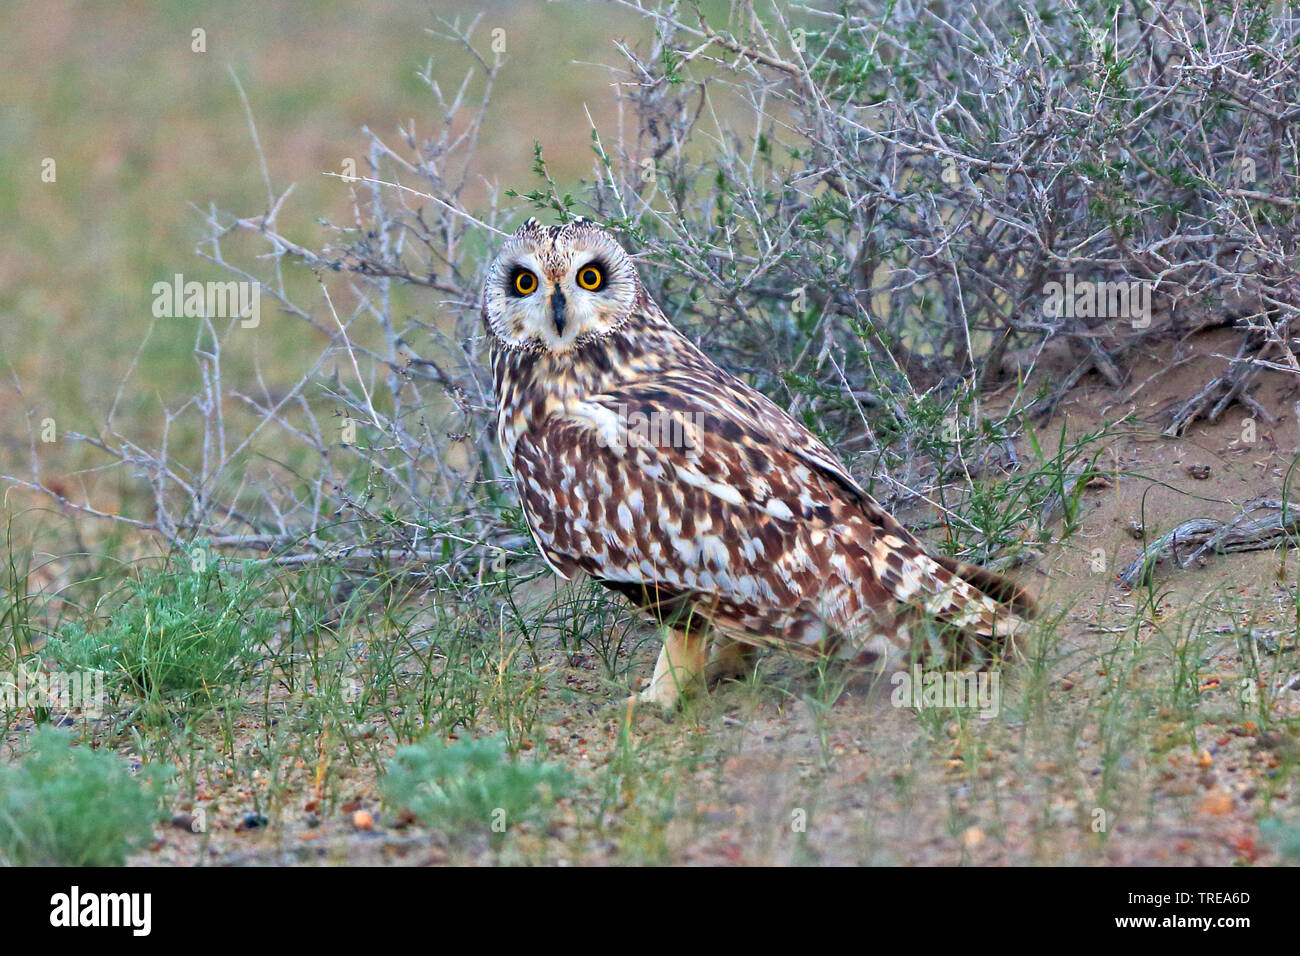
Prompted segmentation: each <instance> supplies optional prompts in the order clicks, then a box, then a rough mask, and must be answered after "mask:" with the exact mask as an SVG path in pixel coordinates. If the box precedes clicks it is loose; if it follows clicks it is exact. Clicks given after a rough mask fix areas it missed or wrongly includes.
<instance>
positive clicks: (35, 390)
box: [0, 0, 725, 472]
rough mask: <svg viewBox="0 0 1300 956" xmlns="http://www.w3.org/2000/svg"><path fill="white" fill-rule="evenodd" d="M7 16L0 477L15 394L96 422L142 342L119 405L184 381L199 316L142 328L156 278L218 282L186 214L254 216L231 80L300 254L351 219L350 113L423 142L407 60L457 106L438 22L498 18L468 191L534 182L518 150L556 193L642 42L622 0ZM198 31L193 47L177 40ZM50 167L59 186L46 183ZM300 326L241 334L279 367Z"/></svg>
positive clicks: (391, 136)
mask: <svg viewBox="0 0 1300 956" xmlns="http://www.w3.org/2000/svg"><path fill="white" fill-rule="evenodd" d="M724 9H725V7H724ZM0 11H3V17H2V19H3V23H4V25H5V27H4V29H3V30H2V31H0V62H3V63H4V64H5V65H6V70H5V73H6V82H5V89H4V92H3V94H0V96H3V100H4V107H3V110H2V111H0V219H2V220H3V222H4V224H5V228H4V230H3V232H2V233H0V376H2V377H3V380H4V383H5V384H4V387H3V388H0V412H2V413H4V424H3V426H0V437H2V438H3V441H0V460H3V464H4V465H6V466H8V467H4V468H0V472H4V471H9V470H10V467H13V466H15V462H14V460H13V459H14V456H15V455H21V454H23V450H24V449H25V447H26V446H27V444H28V439H27V426H26V423H25V422H24V421H22V420H21V416H20V415H19V414H18V413H17V411H16V410H17V409H18V408H19V406H20V405H21V406H23V407H25V408H30V409H34V410H36V413H37V414H38V415H46V414H48V415H51V416H53V417H54V418H55V419H56V421H58V422H59V425H60V428H61V430H68V429H74V430H78V431H84V432H87V433H90V434H94V433H95V432H96V422H97V421H98V420H99V419H101V418H102V417H103V415H104V413H105V411H106V410H107V408H108V407H109V406H110V404H111V403H112V402H113V400H114V396H115V394H116V392H117V390H118V388H119V385H120V383H121V381H122V379H123V376H124V375H125V373H126V371H127V369H128V368H129V367H130V365H131V363H132V361H133V360H134V359H135V358H136V356H137V353H138V360H136V367H135V369H134V371H133V372H132V382H133V387H132V388H131V389H130V393H129V394H128V395H126V396H124V399H123V400H124V401H126V402H127V403H128V407H127V408H124V409H123V411H128V412H129V411H130V407H129V404H130V403H131V402H148V401H151V402H153V403H155V406H154V407H156V403H157V402H158V401H160V400H163V401H165V400H166V399H167V398H171V397H174V395H173V394H172V392H173V391H174V389H172V388H169V386H172V385H173V384H174V383H176V382H177V381H178V379H179V380H181V381H183V382H184V383H186V384H188V383H189V382H190V380H191V379H192V376H193V361H192V357H191V354H190V350H191V348H192V347H193V344H194V341H193V328H192V327H191V326H190V324H188V323H183V322H172V323H168V322H166V321H163V322H160V323H158V324H157V325H156V326H154V327H153V328H152V331H150V328H151V324H152V323H153V322H154V320H153V319H152V316H151V313H150V306H151V302H152V293H151V287H152V285H153V283H154V282H156V281H159V280H160V279H169V278H170V277H171V276H172V275H173V274H174V273H177V272H183V273H184V274H185V276H186V278H187V279H198V280H200V281H206V280H216V279H228V278H229V276H228V275H226V274H225V273H224V271H223V270H221V269H219V268H217V267H216V266H213V265H211V264H210V263H207V262H205V261H203V260H202V259H200V258H198V257H197V256H195V254H194V247H195V245H196V243H197V242H198V240H199V239H200V237H201V236H202V235H203V232H204V229H203V226H202V220H201V214H202V211H206V210H207V209H209V208H210V207H212V206H215V207H216V208H217V209H220V210H223V211H229V212H234V213H237V214H239V215H257V214H260V213H261V212H262V211H263V208H264V204H265V195H266V187H265V185H264V183H263V178H262V172H261V170H260V168H259V162H258V155H257V150H256V149H255V148H254V143H253V141H252V137H251V135H250V129H249V122H248V117H247V114H246V112H245V108H244V105H243V103H242V101H241V97H240V90H239V85H242V87H243V90H244V92H245V94H246V95H247V98H248V107H249V109H250V110H251V113H252V118H253V120H254V122H255V123H256V127H257V134H258V137H259V139H260V145H261V149H262V152H263V154H264V156H265V160H266V166H267V172H268V174H269V177H270V181H271V186H272V188H273V190H274V191H275V193H276V194H277V195H279V194H280V193H281V192H283V191H284V190H285V189H286V188H287V187H288V186H289V185H290V184H293V185H294V187H295V188H294V191H293V194H292V195H291V196H290V197H289V199H288V201H287V202H286V204H285V206H284V208H283V211H282V212H281V214H280V224H281V228H282V231H283V232H284V233H285V234H286V235H287V236H290V237H293V238H294V239H295V240H296V241H301V242H303V243H305V244H306V245H308V246H314V245H315V244H316V243H318V242H319V239H320V230H319V227H318V224H317V218H318V217H319V218H332V219H336V220H339V219H341V220H343V221H346V220H347V219H348V218H349V217H350V215H351V213H350V209H349V205H350V203H349V196H348V190H346V189H345V188H342V187H341V184H340V183H339V181H338V180H337V179H331V178H329V177H328V176H326V175H324V173H325V172H326V171H337V170H338V169H339V168H340V163H341V162H342V161H343V160H344V159H345V158H347V157H355V158H356V159H357V160H358V164H359V166H361V167H364V164H363V163H361V159H362V158H363V157H364V155H365V149H366V137H365V136H364V135H363V133H362V131H361V129H362V127H363V126H364V127H368V128H369V129H371V130H374V131H375V132H376V133H378V134H380V135H381V136H382V137H384V138H385V139H388V140H390V141H398V140H399V137H398V135H397V134H396V130H397V127H398V126H399V125H403V126H409V125H410V124H412V123H413V124H414V128H415V131H416V134H417V138H419V139H423V138H425V137H427V136H429V135H431V134H435V133H436V132H437V130H436V127H435V124H438V123H440V122H441V116H440V113H439V111H438V110H437V109H436V106H435V104H434V103H433V100H432V97H431V94H430V90H429V88H428V86H427V85H426V84H425V82H424V81H423V80H422V79H421V77H420V74H421V73H424V72H426V71H429V72H430V75H431V76H432V77H433V78H434V80H436V82H437V83H438V84H439V85H440V86H441V88H442V90H443V92H444V94H445V95H446V96H447V98H448V99H449V100H450V99H452V98H453V97H454V96H455V95H456V92H457V90H458V88H459V85H460V84H461V83H462V81H463V80H464V79H465V77H466V76H467V74H468V72H469V69H470V66H471V64H470V62H469V55H468V54H467V53H466V51H465V50H464V48H463V47H461V46H459V45H458V44H457V43H456V42H454V41H453V40H450V39H448V38H447V34H448V33H449V32H450V30H449V26H450V25H454V24H458V25H459V26H460V27H461V28H465V27H468V26H469V25H470V23H471V22H472V21H473V20H474V18H475V17H479V18H480V19H479V21H478V25H477V27H476V29H475V34H474V36H475V39H476V41H477V42H480V43H482V42H483V41H485V40H487V39H488V37H489V36H490V34H491V31H493V30H495V29H498V28H500V29H503V30H504V31H505V32H504V34H503V38H504V41H505V43H506V50H505V53H504V56H505V57H506V58H507V59H508V63H507V65H506V67H505V68H504V69H503V70H502V71H501V73H500V75H499V79H498V83H497V86H496V89H495V91H494V94H493V101H492V104H491V107H490V110H491V115H490V118H489V120H488V122H487V123H485V126H484V131H483V148H482V149H481V150H480V151H479V154H478V155H479V157H480V162H481V166H482V168H481V169H479V170H477V174H478V175H477V181H476V182H475V183H472V184H471V187H470V188H471V189H477V190H479V191H480V197H479V198H481V196H482V195H485V194H486V193H487V192H488V191H490V190H494V189H497V190H504V189H506V188H509V187H517V188H521V189H522V188H524V187H526V186H528V185H531V184H532V182H533V178H532V173H531V168H532V164H533V145H534V141H537V142H540V143H541V144H542V146H543V147H544V149H545V152H546V158H547V161H548V164H549V166H550V171H551V173H552V175H553V176H554V177H555V178H556V180H557V182H558V183H559V185H560V186H561V188H565V186H566V184H572V183H575V182H576V181H577V179H578V178H579V177H583V176H585V175H588V174H589V173H590V169H591V159H592V153H591V140H590V136H589V129H588V121H587V117H586V113H585V112H584V111H585V110H586V111H590V114H591V116H592V118H593V119H594V121H595V122H596V124H597V125H598V126H602V127H604V126H605V125H606V124H610V123H613V122H616V116H615V115H614V111H615V108H614V99H613V97H612V95H611V92H610V88H609V87H610V83H611V82H612V81H613V75H612V74H611V73H610V72H609V71H608V70H607V69H605V68H603V67H604V65H605V64H610V63H615V62H618V60H619V56H618V53H617V50H616V48H615V47H614V45H613V44H614V41H616V40H624V41H626V42H628V43H629V44H632V45H636V44H637V43H639V42H641V41H643V40H644V38H645V37H646V36H648V34H649V27H648V24H647V22H646V21H645V20H644V19H642V18H641V17H640V16H638V15H637V14H636V13H635V11H630V10H620V9H619V8H618V7H617V6H616V5H613V4H608V3H601V4H598V5H597V4H588V3H584V2H581V0H565V2H558V3H541V2H504V0H488V2H477V0H436V2H433V3H419V2H403V0H367V2H362V3H349V4H336V3H327V2H300V0H295V2H290V0H266V2H262V0H258V2H251V0H250V2H239V0H227V2H220V0H218V2H211V3H193V2H186V0H158V2H125V3H112V4H104V3H91V2H84V3H63V2H59V3H49V2H43V0H30V2H6V3H0ZM195 30H202V31H204V32H203V42H202V44H201V45H203V46H204V47H205V52H196V51H195V50H194V49H193V47H194V46H195V36H194V32H193V31H195ZM236 78H237V80H238V84H237V83H236ZM475 82H477V80H475V81H472V83H471V87H470V89H468V90H467V107H466V108H467V111H468V110H469V109H472V108H473V107H474V106H475V105H476V103H477V100H478V96H477V94H478V93H479V92H480V90H479V89H478V88H477V87H476V86H474V85H473V84H474V83H475ZM47 159H53V160H54V166H53V174H54V177H55V178H54V181H53V182H47V181H44V179H43V176H42V173H43V170H45V169H46V168H47V166H46V165H43V164H44V163H45V161H46V160H47ZM475 199H476V197H475V196H473V195H467V196H466V200H467V204H468V205H470V206H471V207H472V205H473V203H474V201H475ZM296 334H298V331H297V330H295V331H294V333H293V334H290V335H287V336H283V337H279V338H273V337H262V336H259V337H257V338H258V339H259V340H261V341H260V347H261V348H262V349H263V350H264V353H265V351H266V350H267V349H269V350H271V351H270V354H263V355H261V356H260V357H259V360H260V361H262V362H269V363H271V364H272V365H273V364H274V360H275V350H276V349H280V350H291V349H292V348H293V347H294V344H295V337H294V336H295V335H296ZM263 370H264V371H266V369H265V367H264V368H263ZM273 373H274V369H273V368H272V369H271V374H272V375H273ZM14 384H16V385H18V386H19V387H20V388H21V390H22V396H21V401H20V400H19V396H18V395H17V394H16V392H15V389H14V388H12V387H10V386H11V385H14Z"/></svg>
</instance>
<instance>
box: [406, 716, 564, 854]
mask: <svg viewBox="0 0 1300 956" xmlns="http://www.w3.org/2000/svg"><path fill="white" fill-rule="evenodd" d="M569 784H570V779H569V775H568V773H567V772H566V771H564V770H563V769H562V768H560V767H556V766H553V765H547V764H542V763H530V762H522V761H512V760H510V758H509V756H508V754H507V751H506V743H505V741H504V740H502V739H501V738H499V737H485V738H483V739H481V740H465V741H456V742H454V743H447V742H445V741H443V740H441V739H438V738H437V737H428V738H426V739H424V740H422V741H420V742H419V743H415V744H411V745H410V746H407V747H402V748H400V749H399V750H398V751H397V756H396V758H395V759H394V760H393V761H392V762H390V763H389V765H388V772H387V773H386V774H385V775H384V777H383V778H382V779H381V781H380V787H381V789H382V791H383V794H384V800H385V802H386V803H387V804H388V805H389V806H393V807H399V808H404V809H408V810H410V811H411V812H412V813H414V814H415V815H416V817H418V818H419V819H420V821H421V822H423V823H424V824H426V825H427V826H430V827H435V828H438V829H443V830H447V831H449V832H452V833H454V831H474V830H478V829H480V828H481V829H482V830H483V831H485V832H488V833H490V834H491V835H492V836H493V837H494V838H499V837H500V836H501V835H502V833H503V832H504V829H503V827H509V826H511V825H513V824H515V823H517V822H520V821H523V820H540V819H543V818H544V817H545V816H546V815H547V811H549V809H550V807H551V805H552V804H553V803H554V801H555V800H556V799H557V798H559V797H560V796H561V795H563V794H564V793H565V792H566V791H567V789H568V787H569ZM494 823H495V824H497V826H496V827H494V826H493V824H494Z"/></svg>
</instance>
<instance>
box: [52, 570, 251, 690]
mask: <svg viewBox="0 0 1300 956" xmlns="http://www.w3.org/2000/svg"><path fill="white" fill-rule="evenodd" d="M259 596H260V591H259V588H258V587H257V586H256V585H255V584H253V583H252V582H250V581H249V579H248V576H247V575H245V576H244V577H242V578H240V579H237V580H232V579H231V577H230V576H228V575H226V574H224V573H223V572H222V571H221V570H220V568H219V567H218V566H216V565H213V566H210V567H207V568H205V569H204V570H202V571H186V572H179V573H178V572H164V573H161V574H157V575H153V576H150V577H147V578H145V579H143V580H141V581H139V582H137V583H135V584H134V585H132V587H131V596H130V597H129V598H128V599H127V601H126V602H125V603H124V604H122V606H121V607H119V608H118V609H117V610H116V611H114V612H113V613H112V615H111V616H110V618H109V621H108V623H107V624H106V625H105V626H104V627H103V628H102V629H100V630H97V631H94V632H92V631H90V630H88V629H87V628H86V626H85V625H84V624H82V623H80V622H77V623H72V624H69V625H66V626H65V627H64V628H63V629H62V630H61V631H60V633H59V635H58V636H57V637H55V638H53V639H51V641H50V642H49V644H48V645H47V649H46V653H47V654H48V655H49V656H50V657H52V658H54V659H55V660H56V661H58V663H59V664H61V665H62V666H63V667H65V668H67V669H71V670H98V671H105V672H106V673H107V675H108V679H109V680H112V679H114V676H116V677H117V678H118V679H119V680H125V681H126V682H127V683H128V684H129V685H130V687H131V688H132V689H134V690H135V691H137V692H139V693H141V694H142V695H145V696H152V695H153V694H155V693H157V694H182V695H184V694H189V693H191V692H194V691H199V690H202V691H205V692H208V693H210V692H211V691H212V689H213V688H217V687H221V686H224V685H229V684H232V683H234V682H236V681H237V680H238V679H239V677H240V676H241V675H242V673H243V670H244V668H245V667H246V666H247V665H248V664H249V663H250V662H251V660H252V659H253V656H254V651H255V650H256V648H257V647H258V645H259V644H262V643H264V642H265V641H266V640H267V638H268V637H269V636H270V634H271V632H272V628H273V627H274V624H275V618H276V612H274V611H273V610H269V609H259V608H256V607H255V605H256V603H257V600H258V598H259Z"/></svg>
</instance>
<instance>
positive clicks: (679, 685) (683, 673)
mask: <svg viewBox="0 0 1300 956" xmlns="http://www.w3.org/2000/svg"><path fill="white" fill-rule="evenodd" d="M708 643H709V641H708V637H707V636H706V635H705V634H703V633H701V632H699V631H695V632H687V631H685V630H678V629H673V630H671V631H669V632H668V636H667V637H666V638H665V639H664V646H663V649H662V650H660V651H659V660H658V661H656V662H655V673H654V677H652V678H651V679H650V686H649V687H647V688H646V689H645V690H643V691H641V693H640V694H639V695H637V698H638V699H639V700H641V701H644V702H646V703H652V704H658V705H659V706H660V707H663V708H664V709H665V710H673V709H675V708H676V707H677V705H678V704H679V703H680V702H681V697H682V692H683V691H684V690H687V689H688V688H690V687H692V686H693V685H694V684H695V683H696V682H697V681H698V680H699V678H700V676H701V675H702V674H703V673H704V668H705V664H706V657H707V653H708Z"/></svg>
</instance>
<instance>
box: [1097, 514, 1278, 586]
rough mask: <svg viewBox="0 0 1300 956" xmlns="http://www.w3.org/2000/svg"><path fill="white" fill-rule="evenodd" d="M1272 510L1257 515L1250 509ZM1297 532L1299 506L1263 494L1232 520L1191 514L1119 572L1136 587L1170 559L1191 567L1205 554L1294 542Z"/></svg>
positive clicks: (1122, 579)
mask: <svg viewBox="0 0 1300 956" xmlns="http://www.w3.org/2000/svg"><path fill="white" fill-rule="evenodd" d="M1266 510H1267V511H1271V512H1272V514H1268V515H1265V516H1264V517H1260V518H1256V517H1253V516H1252V513H1253V512H1258V511H1266ZM1297 535H1300V509H1297V508H1296V506H1295V505H1293V504H1289V503H1287V502H1283V501H1279V500H1277V499H1274V498H1265V499H1261V500H1258V501H1254V502H1250V503H1248V504H1247V505H1246V507H1245V508H1244V509H1243V510H1242V513H1241V514H1240V515H1238V516H1237V517H1236V518H1234V519H1233V520H1231V521H1227V522H1224V521H1215V520H1214V519H1212V518H1192V519H1191V520H1189V521H1184V522H1183V523H1182V524H1180V525H1179V526H1178V527H1177V528H1174V530H1173V531H1170V532H1169V533H1168V534H1166V535H1164V536H1163V537H1161V538H1159V539H1157V540H1156V541H1154V542H1153V543H1152V544H1150V545H1148V546H1147V548H1146V549H1145V550H1144V551H1143V552H1142V553H1141V554H1140V555H1138V557H1137V558H1136V559H1135V560H1134V561H1132V562H1131V563H1130V564H1129V565H1128V566H1127V567H1126V568H1124V570H1123V571H1122V572H1121V573H1120V574H1119V580H1120V581H1121V582H1122V583H1123V584H1124V585H1125V586H1126V587H1129V588H1133V587H1136V586H1137V584H1138V583H1140V582H1141V581H1142V580H1143V579H1145V578H1146V577H1147V576H1148V575H1149V574H1150V573H1151V572H1152V571H1153V570H1154V569H1155V568H1156V567H1157V566H1159V565H1162V564H1164V563H1166V562H1167V561H1169V560H1170V559H1172V560H1173V562H1174V564H1176V565H1177V566H1178V567H1179V568H1187V567H1190V566H1191V565H1192V564H1193V563H1194V562H1196V561H1199V560H1201V559H1203V558H1204V556H1205V555H1206V554H1207V553H1208V554H1228V553H1230V552H1233V551H1258V550H1260V549H1262V548H1269V547H1273V546H1275V545H1278V544H1283V543H1288V542H1289V543H1292V544H1294V543H1296V542H1297V538H1296V536H1297Z"/></svg>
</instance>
